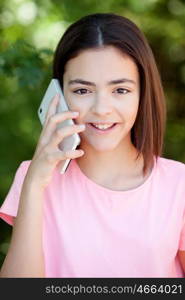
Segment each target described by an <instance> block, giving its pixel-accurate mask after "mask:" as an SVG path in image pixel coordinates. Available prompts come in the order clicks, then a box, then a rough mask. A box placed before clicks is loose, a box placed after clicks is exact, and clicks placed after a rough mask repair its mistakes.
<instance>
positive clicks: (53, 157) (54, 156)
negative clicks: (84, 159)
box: [46, 149, 84, 163]
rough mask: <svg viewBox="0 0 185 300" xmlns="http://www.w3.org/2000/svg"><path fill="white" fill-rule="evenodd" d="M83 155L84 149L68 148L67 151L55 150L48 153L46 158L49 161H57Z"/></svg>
mask: <svg viewBox="0 0 185 300" xmlns="http://www.w3.org/2000/svg"><path fill="white" fill-rule="evenodd" d="M82 155H84V151H83V150H82V149H78V150H69V151H65V152H64V151H56V152H53V153H48V154H47V155H46V160H47V161H48V162H49V163H58V162H60V161H62V160H66V159H74V158H77V157H80V156H82Z"/></svg>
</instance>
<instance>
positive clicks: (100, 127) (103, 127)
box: [93, 123, 113, 129]
mask: <svg viewBox="0 0 185 300" xmlns="http://www.w3.org/2000/svg"><path fill="white" fill-rule="evenodd" d="M112 125H113V124H111V125H110V124H101V125H97V124H94V123H93V126H95V127H97V128H99V129H107V128H109V127H112Z"/></svg>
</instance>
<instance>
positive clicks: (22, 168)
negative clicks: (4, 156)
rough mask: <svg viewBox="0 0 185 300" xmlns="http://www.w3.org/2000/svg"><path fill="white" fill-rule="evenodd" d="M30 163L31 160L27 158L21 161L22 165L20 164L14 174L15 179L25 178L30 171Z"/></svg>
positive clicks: (18, 180)
mask: <svg viewBox="0 0 185 300" xmlns="http://www.w3.org/2000/svg"><path fill="white" fill-rule="evenodd" d="M30 163H31V160H25V161H22V162H21V163H20V165H19V166H18V168H17V170H16V173H15V176H14V181H17V182H22V181H23V179H24V177H25V175H26V173H27V171H28V168H29V165H30Z"/></svg>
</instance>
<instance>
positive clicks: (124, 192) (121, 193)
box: [73, 158, 157, 196]
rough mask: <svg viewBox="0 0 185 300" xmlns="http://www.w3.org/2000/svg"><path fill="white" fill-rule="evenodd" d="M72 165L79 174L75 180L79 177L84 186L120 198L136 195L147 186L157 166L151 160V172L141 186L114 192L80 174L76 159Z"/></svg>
mask: <svg viewBox="0 0 185 300" xmlns="http://www.w3.org/2000/svg"><path fill="white" fill-rule="evenodd" d="M73 163H74V166H75V169H76V171H77V173H78V174H79V175H78V176H77V178H78V177H81V178H82V179H83V180H84V182H85V183H86V184H88V185H89V186H91V187H92V188H94V189H96V190H99V191H101V192H105V193H107V194H109V195H111V194H112V195H114V196H115V195H117V196H119V195H121V196H122V195H126V194H132V193H136V192H138V191H140V190H142V189H144V188H145V186H146V185H148V184H149V182H150V181H151V180H152V178H153V176H154V173H155V170H156V165H157V162H156V159H155V158H154V160H153V167H152V170H151V173H150V175H149V176H148V177H147V178H146V180H145V181H144V182H143V183H142V184H140V185H139V186H138V187H135V188H133V189H129V190H125V191H116V190H111V189H108V188H106V187H104V186H102V185H100V184H98V183H96V182H94V181H93V180H91V179H90V178H89V177H87V176H86V175H85V174H84V173H83V172H82V170H81V169H80V167H79V165H78V164H77V161H76V159H73Z"/></svg>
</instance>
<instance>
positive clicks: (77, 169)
mask: <svg viewBox="0 0 185 300" xmlns="http://www.w3.org/2000/svg"><path fill="white" fill-rule="evenodd" d="M53 77H54V78H57V79H59V81H60V84H61V88H62V90H63V93H64V97H65V99H66V101H67V104H68V106H69V109H70V111H69V112H63V113H56V107H57V102H58V95H56V96H55V97H54V99H53V101H52V103H51V105H50V107H49V110H48V113H47V118H46V121H45V124H44V127H43V130H42V133H41V136H40V139H39V141H38V145H37V148H36V151H35V153H34V156H33V158H32V160H31V161H24V162H22V163H21V165H20V167H19V168H18V170H17V172H16V175H15V178H14V182H13V184H12V186H11V188H10V191H9V193H8V195H7V197H6V199H5V201H4V203H3V205H2V207H1V210H0V216H1V218H2V219H4V220H5V221H6V222H7V223H9V224H10V225H13V233H12V239H11V242H10V247H9V250H8V253H7V256H6V258H5V261H4V263H3V266H2V269H1V277H183V274H184V271H185V224H184V222H185V214H184V212H185V186H184V179H185V166H184V164H183V163H181V162H178V161H174V160H170V159H166V158H164V157H162V156H161V155H162V148H163V137H164V130H165V122H166V121H165V114H166V109H165V101H164V95H163V89H162V85H161V81H160V76H159V73H158V70H157V67H156V63H155V60H154V57H153V54H152V50H151V49H150V47H149V44H148V42H147V40H146V38H145V37H144V35H143V33H142V32H141V31H140V30H139V29H138V27H137V26H136V25H135V24H134V23H133V22H132V21H130V20H129V19H127V18H124V17H122V16H119V15H116V14H111V13H105V14H102V13H98V14H92V15H88V16H85V17H83V18H82V19H80V20H78V21H77V22H76V23H74V24H72V25H71V26H70V27H69V28H68V29H67V30H66V32H65V34H64V35H63V37H62V38H61V40H60V41H59V44H58V46H57V49H56V52H55V56H54V65H53ZM75 112H76V113H75ZM69 118H73V119H74V120H75V123H76V124H75V125H74V126H68V127H65V128H62V129H57V124H58V123H60V122H62V121H64V120H66V119H69ZM81 125H82V126H81ZM75 132H77V133H79V135H80V137H81V144H80V148H79V149H77V150H75V151H68V152H62V151H61V150H59V148H58V144H59V143H60V142H61V140H62V139H64V138H65V137H66V136H69V135H71V134H73V133H75ZM66 158H70V159H72V160H71V162H70V165H69V167H68V169H67V171H66V173H65V174H63V175H61V174H60V172H59V164H60V162H61V160H65V159H66Z"/></svg>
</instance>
